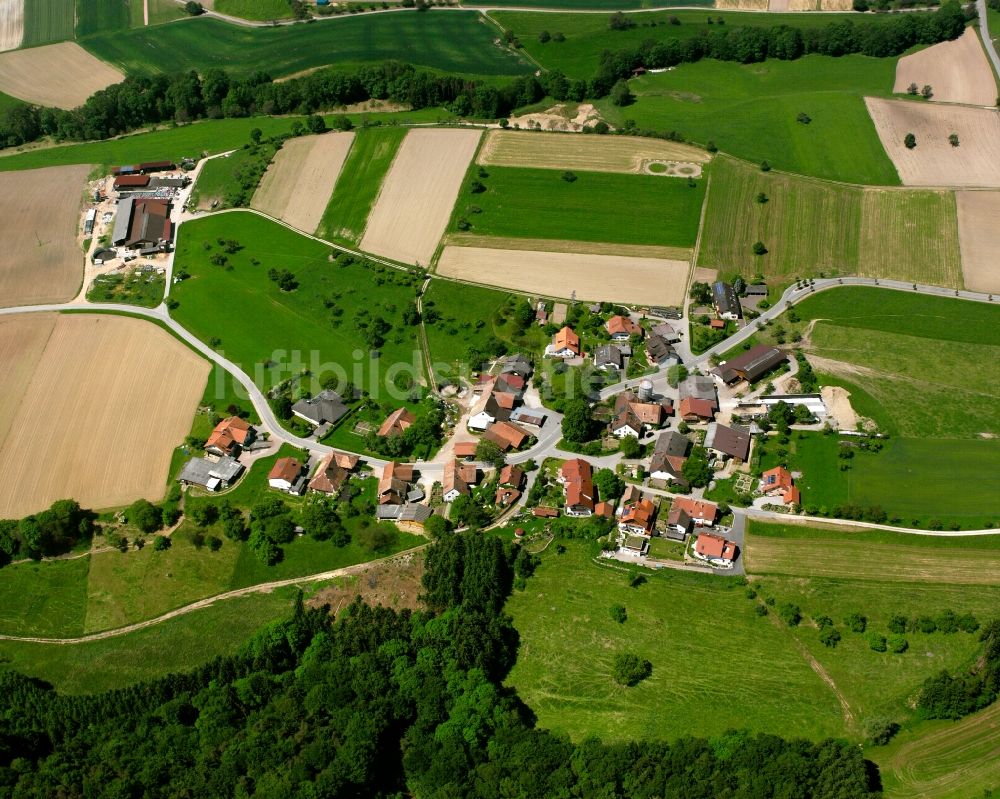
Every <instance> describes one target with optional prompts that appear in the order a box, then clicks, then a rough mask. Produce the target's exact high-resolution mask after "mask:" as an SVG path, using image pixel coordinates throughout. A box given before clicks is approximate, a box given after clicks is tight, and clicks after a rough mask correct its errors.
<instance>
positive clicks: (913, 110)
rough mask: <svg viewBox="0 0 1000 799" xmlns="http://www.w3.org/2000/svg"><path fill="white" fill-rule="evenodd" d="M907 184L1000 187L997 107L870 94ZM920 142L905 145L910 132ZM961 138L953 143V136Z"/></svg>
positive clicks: (880, 131) (877, 122) (873, 112)
mask: <svg viewBox="0 0 1000 799" xmlns="http://www.w3.org/2000/svg"><path fill="white" fill-rule="evenodd" d="M865 102H866V103H867V105H868V111H869V113H870V114H871V117H872V120H873V121H874V122H875V128H876V130H877V131H878V135H879V139H881V141H882V146H883V147H885V151H886V152H887V153H888V154H889V157H890V158H891V159H892V162H893V164H895V166H896V170H897V171H898V172H899V177H900V179H901V180H902V181H903V185H904V186H956V187H957V186H962V187H964V186H968V187H1000V116H998V115H997V112H996V111H995V110H992V109H986V108H967V107H963V106H947V105H933V104H931V103H925V102H917V101H908V100H880V99H878V98H875V97H866V98H865ZM910 133H912V134H913V135H914V136H915V137H916V146H915V147H913V148H908V147H906V146H905V144H904V139H905V138H906V136H907V134H910ZM953 133H954V134H956V135H957V136H958V140H959V145H958V146H957V147H954V146H952V145H951V144H950V143H949V141H948V137H949V136H950V135H951V134H953Z"/></svg>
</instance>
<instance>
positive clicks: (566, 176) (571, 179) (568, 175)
mask: <svg viewBox="0 0 1000 799" xmlns="http://www.w3.org/2000/svg"><path fill="white" fill-rule="evenodd" d="M562 179H563V180H565V181H566V182H567V183H575V182H576V175H575V174H573V173H572V172H569V171H566V172H563V173H562Z"/></svg>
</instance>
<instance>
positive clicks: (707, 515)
mask: <svg viewBox="0 0 1000 799" xmlns="http://www.w3.org/2000/svg"><path fill="white" fill-rule="evenodd" d="M674 508H680V509H682V510H683V511H684V512H685V513H687V515H688V516H690V517H691V518H692V519H703V520H705V521H707V522H714V521H715V517H716V516H717V515H718V513H719V506H718V505H716V504H715V503H714V502H704V501H702V500H700V499H691V498H690V497H677V498H675V499H674V504H673V505H672V506H671V510H673V509H674Z"/></svg>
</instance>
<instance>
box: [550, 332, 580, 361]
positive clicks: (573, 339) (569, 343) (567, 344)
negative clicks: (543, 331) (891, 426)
mask: <svg viewBox="0 0 1000 799" xmlns="http://www.w3.org/2000/svg"><path fill="white" fill-rule="evenodd" d="M552 343H553V344H554V345H555V349H556V352H558V351H560V350H564V349H568V350H572V351H573V353H574V354H576V355H579V354H580V337H579V336H578V335H577V334H576V333H574V332H573V328H571V327H564V328H563V329H562V330H560V331H559V332H558V333H556V335H555V338H553V339H552Z"/></svg>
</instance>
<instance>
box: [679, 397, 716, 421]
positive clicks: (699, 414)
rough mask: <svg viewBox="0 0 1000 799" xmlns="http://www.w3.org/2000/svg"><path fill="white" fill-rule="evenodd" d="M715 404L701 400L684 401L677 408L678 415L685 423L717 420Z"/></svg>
mask: <svg viewBox="0 0 1000 799" xmlns="http://www.w3.org/2000/svg"><path fill="white" fill-rule="evenodd" d="M715 409H716V405H715V403H714V402H709V401H708V400H700V399H682V400H681V401H680V403H679V404H678V406H677V414H678V416H680V418H681V419H683V420H684V421H685V422H705V421H711V420H712V419H714V418H715Z"/></svg>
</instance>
